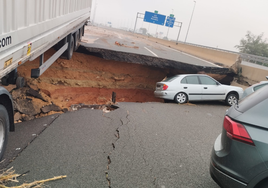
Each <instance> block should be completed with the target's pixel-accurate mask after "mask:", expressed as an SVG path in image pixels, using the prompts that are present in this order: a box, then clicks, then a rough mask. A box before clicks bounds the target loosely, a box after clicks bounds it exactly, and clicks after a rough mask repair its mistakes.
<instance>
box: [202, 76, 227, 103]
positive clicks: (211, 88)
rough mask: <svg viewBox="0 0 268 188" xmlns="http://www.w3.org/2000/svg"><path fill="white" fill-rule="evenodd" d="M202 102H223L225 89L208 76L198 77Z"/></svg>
mask: <svg viewBox="0 0 268 188" xmlns="http://www.w3.org/2000/svg"><path fill="white" fill-rule="evenodd" d="M199 79H200V82H201V85H202V99H203V100H224V97H225V89H224V87H222V85H221V84H220V83H218V82H217V81H216V80H214V79H213V78H211V77H208V76H199Z"/></svg>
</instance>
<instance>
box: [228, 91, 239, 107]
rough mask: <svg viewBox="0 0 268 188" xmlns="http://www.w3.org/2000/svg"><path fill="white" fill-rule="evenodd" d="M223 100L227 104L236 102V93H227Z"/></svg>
mask: <svg viewBox="0 0 268 188" xmlns="http://www.w3.org/2000/svg"><path fill="white" fill-rule="evenodd" d="M225 102H226V103H227V104H228V105H229V106H232V105H233V104H237V102H238V96H237V94H234V93H229V94H228V95H227V97H226V99H225Z"/></svg>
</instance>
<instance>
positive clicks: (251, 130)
mask: <svg viewBox="0 0 268 188" xmlns="http://www.w3.org/2000/svg"><path fill="white" fill-rule="evenodd" d="M210 174H211V177H212V178H213V179H214V181H215V182H217V183H218V184H219V185H220V186H221V187H223V188H225V187H226V188H227V187H228V188H245V187H247V188H248V187H249V188H251V187H252V188H253V187H255V188H267V187H268V86H265V87H263V88H261V89H259V90H258V91H256V92H255V93H253V94H252V95H249V96H248V97H246V98H245V99H244V100H242V101H240V102H239V104H238V105H233V106H232V107H231V108H229V109H228V110H227V112H226V116H225V118H224V121H223V129H222V133H221V134H220V135H219V136H218V137H217V139H216V141H215V143H214V147H213V149H212V153H211V162H210Z"/></svg>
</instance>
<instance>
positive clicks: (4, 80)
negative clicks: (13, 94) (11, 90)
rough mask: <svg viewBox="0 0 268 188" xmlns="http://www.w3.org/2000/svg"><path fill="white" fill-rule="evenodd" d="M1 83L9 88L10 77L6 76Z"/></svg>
mask: <svg viewBox="0 0 268 188" xmlns="http://www.w3.org/2000/svg"><path fill="white" fill-rule="evenodd" d="M1 82H2V85H4V86H8V85H9V84H8V77H7V76H4V77H3V78H2V79H1Z"/></svg>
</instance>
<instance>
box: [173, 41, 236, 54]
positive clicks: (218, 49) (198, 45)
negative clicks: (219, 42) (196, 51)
mask: <svg viewBox="0 0 268 188" xmlns="http://www.w3.org/2000/svg"><path fill="white" fill-rule="evenodd" d="M172 42H176V41H174V40H172ZM178 43H181V44H188V45H191V46H196V47H201V48H206V49H211V50H217V51H222V52H228V53H232V54H239V52H235V51H231V50H224V49H221V48H214V47H210V46H203V45H200V44H193V43H188V42H186V43H185V42H182V41H178Z"/></svg>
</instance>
